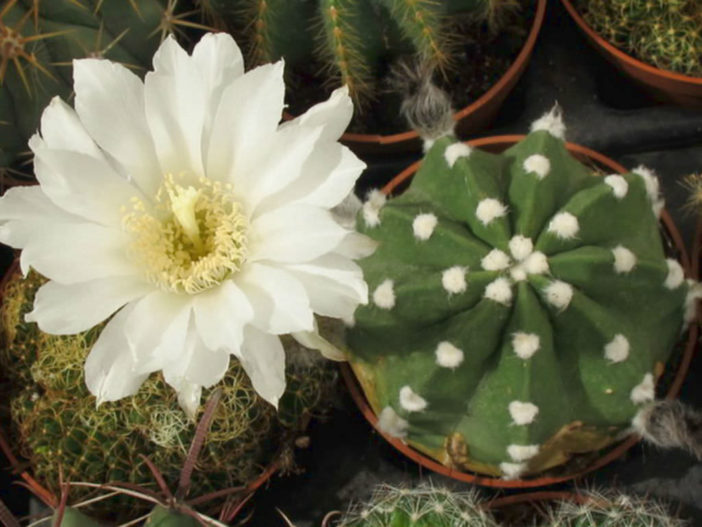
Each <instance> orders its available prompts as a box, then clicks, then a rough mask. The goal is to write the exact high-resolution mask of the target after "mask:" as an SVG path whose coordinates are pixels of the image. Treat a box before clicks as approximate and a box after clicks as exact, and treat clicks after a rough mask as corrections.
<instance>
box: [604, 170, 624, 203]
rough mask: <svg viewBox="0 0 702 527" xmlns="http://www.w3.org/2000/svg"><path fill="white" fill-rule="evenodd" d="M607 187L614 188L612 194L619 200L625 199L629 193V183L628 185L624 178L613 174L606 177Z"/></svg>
mask: <svg viewBox="0 0 702 527" xmlns="http://www.w3.org/2000/svg"><path fill="white" fill-rule="evenodd" d="M604 182H605V185H609V186H610V187H612V194H614V197H615V198H617V199H623V198H624V196H626V195H627V193H628V192H629V183H627V181H626V179H625V178H624V176H620V175H619V174H612V175H610V176H605V178H604Z"/></svg>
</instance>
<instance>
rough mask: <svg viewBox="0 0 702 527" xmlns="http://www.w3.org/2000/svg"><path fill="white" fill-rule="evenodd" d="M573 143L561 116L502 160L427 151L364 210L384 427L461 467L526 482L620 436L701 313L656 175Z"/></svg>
mask: <svg viewBox="0 0 702 527" xmlns="http://www.w3.org/2000/svg"><path fill="white" fill-rule="evenodd" d="M563 133H564V126H563V123H562V121H561V119H560V115H559V114H558V112H557V111H555V110H554V112H552V113H551V114H548V115H546V116H545V117H543V118H542V119H540V120H538V121H537V122H535V123H534V125H533V126H532V132H531V133H530V134H529V135H528V136H527V137H526V138H525V139H524V140H522V141H520V142H518V143H517V144H516V145H514V146H513V147H511V148H509V149H508V150H506V151H505V152H504V153H502V154H491V153H487V152H484V151H481V150H478V149H473V148H471V147H469V146H467V145H466V144H464V143H461V142H458V141H457V140H456V139H455V137H453V136H452V135H447V136H444V137H441V138H439V139H436V140H435V141H428V142H427V145H426V146H427V148H428V151H427V154H426V156H425V158H424V161H423V163H422V166H421V168H420V169H419V171H418V172H417V174H416V175H415V177H414V179H413V180H412V182H411V184H410V186H409V189H408V190H407V191H406V192H404V193H403V194H402V195H400V196H399V197H396V198H393V199H391V200H388V201H387V202H386V200H385V197H384V196H383V195H381V194H379V193H372V195H371V196H370V198H369V200H368V201H367V202H366V203H365V204H364V206H363V209H362V211H361V213H360V214H359V220H358V228H359V230H360V231H361V232H363V233H365V234H367V235H368V236H370V237H372V238H373V239H375V240H377V241H378V242H379V247H378V249H377V250H376V252H375V253H374V254H373V255H372V256H370V257H368V258H366V259H365V260H362V261H361V262H360V263H361V267H362V268H363V271H364V276H365V279H366V281H367V282H368V284H369V290H370V291H371V301H370V302H369V304H368V305H367V306H361V307H360V308H359V309H358V310H357V311H356V313H355V323H354V325H353V327H351V328H350V329H349V332H348V342H349V345H350V347H351V349H352V350H353V367H354V369H355V371H356V373H357V376H358V377H359V379H360V381H361V384H362V386H363V388H364V391H365V393H366V396H367V398H368V400H369V402H370V404H371V406H372V407H373V409H374V410H375V412H376V414H377V415H378V416H379V425H380V427H381V429H383V430H384V431H385V432H386V433H387V434H389V435H391V436H395V437H400V438H402V439H403V440H405V441H407V442H408V443H409V444H411V445H412V446H414V447H416V448H417V449H419V450H421V451H423V452H425V453H427V454H428V455H430V456H432V457H434V458H436V459H438V460H439V461H441V462H442V463H444V464H445V465H448V466H450V467H454V468H458V469H464V470H473V471H478V472H482V473H486V474H491V475H495V476H502V477H504V478H507V479H509V478H517V477H521V476H528V475H532V474H538V473H541V472H543V471H545V470H547V469H549V468H551V467H554V466H557V465H560V464H563V463H565V462H566V461H567V460H568V459H569V458H570V457H571V456H572V455H573V454H574V453H579V452H590V451H595V450H599V449H601V448H603V447H605V446H607V445H609V444H611V443H613V442H614V441H615V440H616V439H617V438H618V437H620V436H621V434H622V433H623V432H625V431H627V430H628V429H629V428H630V426H631V421H632V418H634V416H635V415H636V413H637V411H638V409H639V408H640V407H641V405H642V404H644V403H646V402H647V401H650V400H651V399H653V398H654V395H655V384H656V379H657V378H658V377H659V376H660V374H661V372H662V369H663V365H664V363H665V362H666V360H667V359H668V357H669V355H670V353H671V350H672V348H673V344H675V342H676V341H677V339H678V338H679V337H680V333H681V330H682V329H683V327H684V318H686V317H687V319H688V320H689V319H691V318H692V317H693V316H694V309H693V310H690V309H688V306H689V305H693V304H694V298H695V297H696V295H697V293H696V292H693V289H694V291H696V288H692V287H691V286H692V284H691V281H687V280H686V279H685V277H684V273H683V270H682V268H681V266H680V264H679V263H678V262H677V261H675V260H673V259H671V258H666V256H665V253H664V250H663V244H662V241H661V236H660V234H659V227H658V214H659V213H660V211H661V209H662V207H663V201H662V199H661V197H660V195H659V190H658V181H657V179H656V178H655V176H654V175H653V174H652V173H651V172H650V171H649V170H647V169H645V168H643V167H640V168H638V169H635V170H634V171H633V172H631V173H628V174H624V175H614V174H613V175H607V176H600V175H595V174H593V171H592V169H590V168H589V167H588V166H586V165H584V164H582V163H581V162H579V161H578V160H576V159H575V158H574V157H572V156H571V154H570V153H569V152H568V150H567V148H566V146H565V143H564V140H563Z"/></svg>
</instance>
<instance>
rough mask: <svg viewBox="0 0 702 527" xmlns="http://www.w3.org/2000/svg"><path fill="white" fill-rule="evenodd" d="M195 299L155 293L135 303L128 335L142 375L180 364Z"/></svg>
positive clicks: (126, 329)
mask: <svg viewBox="0 0 702 527" xmlns="http://www.w3.org/2000/svg"><path fill="white" fill-rule="evenodd" d="M191 308H192V298H191V297H187V296H185V295H175V294H170V293H164V292H162V291H154V292H153V293H151V294H149V295H147V296H145V297H144V298H142V299H141V300H138V301H137V302H135V303H134V309H133V310H132V313H131V314H130V316H129V318H128V319H127V321H126V323H125V332H126V334H127V340H128V342H129V348H130V349H131V351H132V354H133V357H134V361H135V364H136V368H137V370H138V371H139V372H140V373H150V372H152V371H158V370H162V369H164V368H165V367H166V366H167V365H168V364H171V363H173V362H174V361H178V360H179V358H180V357H181V356H182V354H183V352H184V347H185V340H186V337H187V333H188V326H189V321H190V311H191Z"/></svg>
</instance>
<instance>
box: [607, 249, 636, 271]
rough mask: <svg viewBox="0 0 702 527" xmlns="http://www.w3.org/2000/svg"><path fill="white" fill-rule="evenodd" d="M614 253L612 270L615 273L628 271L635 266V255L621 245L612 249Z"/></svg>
mask: <svg viewBox="0 0 702 527" xmlns="http://www.w3.org/2000/svg"><path fill="white" fill-rule="evenodd" d="M612 254H613V255H614V271H615V272H616V273H617V274H622V273H628V272H630V271H631V270H632V269H633V268H634V267H636V261H637V259H636V255H635V254H634V253H632V252H631V251H630V250H629V249H627V248H626V247H624V246H623V245H617V246H616V247H615V248H614V249H612Z"/></svg>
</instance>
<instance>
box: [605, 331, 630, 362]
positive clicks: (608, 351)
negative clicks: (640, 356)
mask: <svg viewBox="0 0 702 527" xmlns="http://www.w3.org/2000/svg"><path fill="white" fill-rule="evenodd" d="M604 354H605V357H606V358H607V359H608V360H610V361H612V362H622V361H625V360H626V359H627V358H628V357H629V341H628V340H627V338H626V337H625V336H624V335H621V334H617V335H615V336H614V338H613V339H612V341H611V342H609V343H607V344H606V345H605V347H604Z"/></svg>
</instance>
